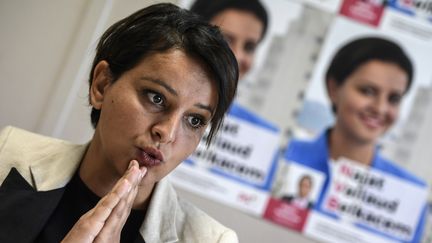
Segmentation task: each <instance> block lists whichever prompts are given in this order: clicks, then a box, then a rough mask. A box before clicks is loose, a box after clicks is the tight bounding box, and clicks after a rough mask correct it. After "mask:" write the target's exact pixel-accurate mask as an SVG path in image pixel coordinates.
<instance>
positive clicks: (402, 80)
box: [348, 60, 408, 92]
mask: <svg viewBox="0 0 432 243" xmlns="http://www.w3.org/2000/svg"><path fill="white" fill-rule="evenodd" d="M348 80H351V82H353V83H361V84H370V85H374V86H377V87H379V88H383V89H389V90H398V91H401V92H404V91H405V90H406V88H407V87H408V74H407V73H406V72H405V71H404V70H403V69H402V68H400V67H399V66H398V65H397V64H395V63H391V62H385V61H379V60H371V61H368V62H366V63H364V64H362V65H361V66H360V67H358V68H357V69H356V70H355V71H354V72H353V73H352V74H351V75H350V77H348Z"/></svg>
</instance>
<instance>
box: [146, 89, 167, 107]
mask: <svg viewBox="0 0 432 243" xmlns="http://www.w3.org/2000/svg"><path fill="white" fill-rule="evenodd" d="M147 97H148V98H149V100H150V101H151V102H152V103H153V104H155V105H163V104H164V97H163V96H162V95H161V94H158V93H156V92H152V91H149V92H147Z"/></svg>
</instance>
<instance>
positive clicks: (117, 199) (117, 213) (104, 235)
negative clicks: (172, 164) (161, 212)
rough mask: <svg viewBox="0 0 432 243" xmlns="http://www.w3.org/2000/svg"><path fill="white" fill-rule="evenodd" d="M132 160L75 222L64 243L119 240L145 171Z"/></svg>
mask: <svg viewBox="0 0 432 243" xmlns="http://www.w3.org/2000/svg"><path fill="white" fill-rule="evenodd" d="M146 172H147V169H146V168H145V167H143V168H141V169H140V168H139V165H138V162H137V161H136V160H132V161H131V162H130V164H129V169H128V170H127V171H126V172H125V174H124V175H123V176H122V178H120V179H119V180H118V181H117V183H116V184H115V186H114V187H113V189H112V190H111V191H110V192H109V193H108V194H107V195H105V196H104V197H103V198H102V199H101V200H100V201H99V202H98V204H97V205H96V206H95V207H94V208H93V209H91V210H90V211H88V212H87V213H86V214H84V215H83V216H81V218H80V219H79V220H78V221H77V222H76V223H75V225H74V226H73V228H72V229H71V230H70V231H69V233H68V234H67V235H66V237H65V238H64V239H63V240H62V242H63V243H69V242H80V243H87V242H89V243H90V242H120V234H121V231H122V228H123V226H124V224H125V222H126V220H127V218H128V216H129V213H130V211H131V208H132V204H133V202H134V200H135V197H136V195H137V192H138V185H139V182H140V181H141V179H142V178H143V177H144V175H145V174H146Z"/></svg>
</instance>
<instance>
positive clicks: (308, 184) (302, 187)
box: [299, 178, 312, 198]
mask: <svg viewBox="0 0 432 243" xmlns="http://www.w3.org/2000/svg"><path fill="white" fill-rule="evenodd" d="M311 190H312V181H311V180H310V179H309V178H303V179H301V181H300V184H299V194H300V195H299V196H300V197H302V198H306V197H308V196H309V193H310V191H311Z"/></svg>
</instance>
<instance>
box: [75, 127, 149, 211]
mask: <svg viewBox="0 0 432 243" xmlns="http://www.w3.org/2000/svg"><path fill="white" fill-rule="evenodd" d="M96 133H97V132H96ZM96 133H95V135H94V137H93V139H92V141H91V142H90V145H89V148H88V150H87V152H86V153H85V155H84V157H83V160H82V161H81V165H80V168H79V176H80V177H81V179H82V181H83V182H84V184H86V186H87V187H88V188H89V189H90V190H91V191H92V192H94V193H95V194H96V195H98V196H99V197H104V196H105V195H107V194H108V193H109V192H110V191H111V190H112V188H113V187H114V185H115V184H116V183H117V181H118V180H119V179H120V178H121V177H122V176H123V173H124V172H126V170H127V166H128V165H129V163H125V168H124V171H123V172H119V170H118V169H117V168H118V166H119V165H116V164H115V162H114V161H109V159H108V158H106V157H104V154H103V153H102V150H101V149H100V148H101V146H99V145H100V143H99V142H98V139H97V137H98V136H97V134H96ZM153 187H154V185H147V184H144V183H141V184H140V185H139V186H138V192H137V195H136V197H135V200H134V203H133V206H132V208H133V209H138V210H146V208H147V205H148V202H149V201H150V198H151V194H152V191H153Z"/></svg>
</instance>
